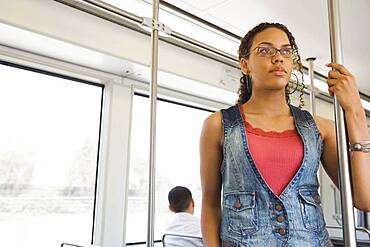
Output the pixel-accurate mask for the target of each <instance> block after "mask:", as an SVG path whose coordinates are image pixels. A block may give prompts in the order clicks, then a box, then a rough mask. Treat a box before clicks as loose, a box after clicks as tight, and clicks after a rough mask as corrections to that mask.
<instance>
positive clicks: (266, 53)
mask: <svg viewBox="0 0 370 247" xmlns="http://www.w3.org/2000/svg"><path fill="white" fill-rule="evenodd" d="M254 50H256V53H257V56H260V57H273V56H275V55H276V53H277V52H280V54H281V56H283V57H286V58H292V57H293V55H294V49H293V48H292V47H283V48H280V49H278V48H275V47H266V46H257V47H256V48H254V49H253V50H252V51H251V52H249V53H248V54H247V56H248V55H249V54H251V53H252V52H253V51H254Z"/></svg>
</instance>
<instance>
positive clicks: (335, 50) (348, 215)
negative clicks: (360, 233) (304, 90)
mask: <svg viewBox="0 0 370 247" xmlns="http://www.w3.org/2000/svg"><path fill="white" fill-rule="evenodd" d="M328 12H329V29H330V30H329V33H330V49H331V60H332V62H334V63H339V64H342V63H343V58H342V43H341V33H340V13H339V0H328ZM334 111H335V127H336V136H337V153H338V162H339V187H340V191H341V205H342V220H343V237H344V246H346V247H353V246H356V230H355V219H354V213H353V201H352V191H351V177H350V172H351V171H350V166H349V158H348V144H347V143H348V142H347V137H346V129H345V127H346V126H345V120H344V111H343V109H342V107H341V106H340V104H339V102H338V100H337V98H336V96H335V95H334Z"/></svg>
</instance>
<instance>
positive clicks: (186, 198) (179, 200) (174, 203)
mask: <svg viewBox="0 0 370 247" xmlns="http://www.w3.org/2000/svg"><path fill="white" fill-rule="evenodd" d="M191 200H192V196H191V192H190V190H189V189H188V188H186V187H182V186H176V187H174V188H173V189H171V190H170V192H169V193H168V202H169V203H170V207H171V209H172V210H173V211H174V212H175V213H179V212H184V211H185V210H186V209H187V208H188V207H189V205H190V203H191Z"/></svg>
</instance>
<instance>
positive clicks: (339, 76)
mask: <svg viewBox="0 0 370 247" xmlns="http://www.w3.org/2000/svg"><path fill="white" fill-rule="evenodd" d="M328 66H330V67H333V68H335V69H337V71H330V72H329V76H328V85H329V93H330V94H335V95H336V97H337V100H338V101H339V103H340V104H341V106H342V107H343V110H344V111H345V121H346V125H347V129H348V138H349V142H350V143H356V142H359V141H370V136H369V133H368V129H367V122H366V115H365V110H364V108H363V107H362V105H361V101H360V95H359V92H358V89H357V84H356V80H355V78H354V76H353V75H352V74H351V73H350V72H349V71H348V70H347V69H346V68H345V67H344V66H342V65H339V64H329V65H328ZM315 120H316V121H317V123H318V126H319V129H320V132H322V135H323V138H324V152H323V157H322V158H323V159H322V161H323V165H324V168H325V170H326V171H327V173H328V174H329V176H330V178H331V179H332V180H333V182H334V183H335V184H336V185H337V186H338V158H337V146H336V134H335V127H334V125H333V124H332V123H330V122H329V121H328V120H326V119H323V118H320V117H316V118H315ZM350 157H351V162H350V163H351V174H352V185H353V201H354V204H355V207H357V208H358V209H361V210H363V211H370V183H369V181H368V180H369V178H370V153H364V152H352V153H351V155H350Z"/></svg>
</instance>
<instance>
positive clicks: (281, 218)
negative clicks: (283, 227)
mask: <svg viewBox="0 0 370 247" xmlns="http://www.w3.org/2000/svg"><path fill="white" fill-rule="evenodd" d="M276 220H277V221H278V222H280V223H281V222H283V221H284V220H285V217H284V216H283V215H279V216H278V217H276Z"/></svg>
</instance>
